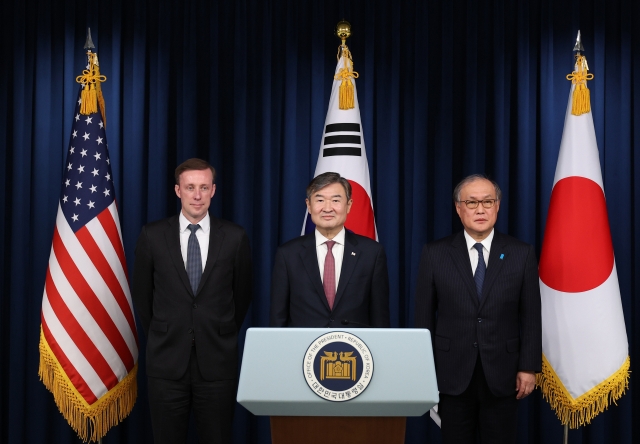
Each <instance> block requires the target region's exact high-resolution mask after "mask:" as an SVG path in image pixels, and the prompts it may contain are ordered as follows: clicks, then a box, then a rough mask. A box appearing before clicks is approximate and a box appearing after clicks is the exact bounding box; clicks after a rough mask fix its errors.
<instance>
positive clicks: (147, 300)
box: [132, 159, 251, 444]
mask: <svg viewBox="0 0 640 444" xmlns="http://www.w3.org/2000/svg"><path fill="white" fill-rule="evenodd" d="M175 179H176V184H175V193H176V195H177V196H178V198H180V202H181V206H182V208H181V211H180V213H179V214H178V215H175V216H172V217H169V218H168V219H163V220H160V221H156V222H152V223H150V224H148V225H145V226H144V227H143V228H142V232H141V233H140V237H139V238H138V244H137V246H136V260H135V265H134V272H133V289H132V295H133V300H134V303H135V306H136V311H137V314H138V316H139V318H140V321H141V323H142V328H143V330H144V332H145V336H146V338H147V350H146V366H147V378H148V389H149V390H148V391H149V405H150V408H151V422H152V426H153V434H154V441H155V442H156V443H171V444H175V443H181V442H185V441H186V438H187V427H188V423H189V414H190V411H191V410H193V413H194V417H195V420H196V426H197V429H198V440H199V442H203V443H225V444H226V443H230V442H231V424H232V421H233V411H234V408H235V393H236V378H237V372H238V368H237V363H238V353H237V338H238V331H239V330H240V327H241V325H242V321H243V319H244V317H245V314H246V312H247V309H248V307H249V303H250V302H251V252H250V250H249V240H248V238H247V234H246V233H245V231H244V230H243V229H242V227H240V226H238V225H236V224H233V223H231V222H228V221H225V220H222V219H218V218H216V217H214V216H212V215H210V214H209V211H208V210H209V205H210V203H211V199H212V198H213V196H214V194H215V191H216V185H215V170H214V168H213V167H212V166H211V165H209V163H208V162H206V161H204V160H201V159H189V160H187V161H185V162H184V163H182V164H181V165H180V166H178V168H176V171H175Z"/></svg>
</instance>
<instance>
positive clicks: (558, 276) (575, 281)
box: [539, 176, 614, 293]
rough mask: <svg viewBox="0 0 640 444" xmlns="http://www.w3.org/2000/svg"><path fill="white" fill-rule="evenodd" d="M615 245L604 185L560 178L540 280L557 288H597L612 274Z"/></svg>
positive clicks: (553, 196) (571, 290) (551, 208)
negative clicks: (612, 239) (610, 228)
mask: <svg viewBox="0 0 640 444" xmlns="http://www.w3.org/2000/svg"><path fill="white" fill-rule="evenodd" d="M613 260H614V256H613V245H612V243H611V232H610V230H609V219H608V217H607V204H606V201H605V197H604V193H603V191H602V188H600V186H599V185H598V184H597V183H595V182H594V181H592V180H590V179H586V178H584V177H577V176H572V177H567V178H564V179H562V180H559V181H558V182H557V183H556V185H555V186H554V187H553V191H552V192H551V203H550V204H549V215H548V216H547V228H546V230H545V233H544V241H543V243H542V253H541V255H540V270H539V271H540V279H541V280H542V282H544V283H545V285H547V286H549V287H551V288H553V289H554V290H558V291H563V292H567V293H577V292H583V291H587V290H591V289H594V288H596V287H598V286H600V285H602V283H604V282H605V281H606V280H607V278H608V277H609V276H610V275H611V270H612V269H613Z"/></svg>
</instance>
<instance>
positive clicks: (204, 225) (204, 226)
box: [178, 211, 211, 233]
mask: <svg viewBox="0 0 640 444" xmlns="http://www.w3.org/2000/svg"><path fill="white" fill-rule="evenodd" d="M178 221H179V222H180V232H181V233H182V232H183V231H185V230H188V229H189V228H188V227H189V225H191V222H189V220H188V219H187V218H186V217H185V216H184V214H183V213H182V211H180V216H178ZM198 225H200V229H201V230H202V231H203V232H205V233H206V232H208V231H209V228H210V227H211V218H210V217H209V213H207V214H205V216H204V217H203V218H202V220H201V221H200V222H198Z"/></svg>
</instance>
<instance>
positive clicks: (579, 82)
mask: <svg viewBox="0 0 640 444" xmlns="http://www.w3.org/2000/svg"><path fill="white" fill-rule="evenodd" d="M588 70H589V66H588V65H587V59H586V58H585V57H584V56H583V55H580V53H578V54H576V71H573V72H572V73H571V74H567V80H571V83H573V84H574V85H575V86H576V87H575V88H574V90H573V99H572V106H571V114H573V115H574V116H580V115H582V114H586V113H588V112H589V111H591V94H590V92H589V88H587V80H593V74H587V71H588Z"/></svg>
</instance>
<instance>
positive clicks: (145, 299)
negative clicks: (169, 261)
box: [131, 227, 153, 337]
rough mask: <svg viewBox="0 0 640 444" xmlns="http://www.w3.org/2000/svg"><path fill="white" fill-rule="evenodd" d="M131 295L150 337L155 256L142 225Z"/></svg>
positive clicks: (145, 330)
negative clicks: (152, 254)
mask: <svg viewBox="0 0 640 444" xmlns="http://www.w3.org/2000/svg"><path fill="white" fill-rule="evenodd" d="M131 296H132V299H133V302H134V304H135V306H136V310H137V313H138V317H139V318H140V322H142V328H143V330H144V334H145V336H147V337H149V324H150V323H151V317H152V315H153V258H152V256H151V252H150V250H149V237H148V234H147V230H146V228H145V227H142V231H141V232H140V236H139V237H138V243H137V245H136V259H135V262H134V266H133V286H132V295H131Z"/></svg>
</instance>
